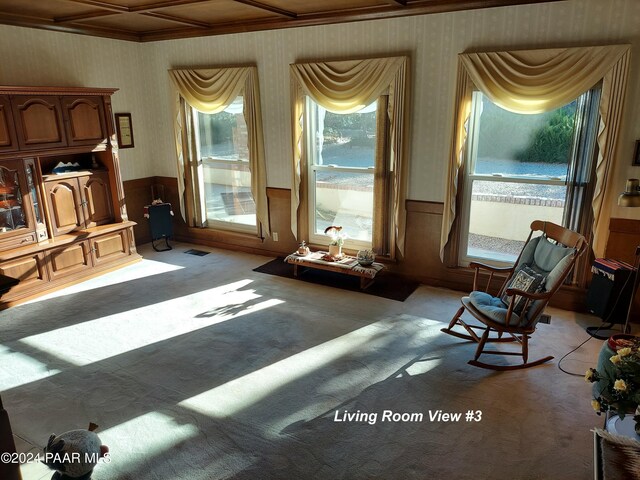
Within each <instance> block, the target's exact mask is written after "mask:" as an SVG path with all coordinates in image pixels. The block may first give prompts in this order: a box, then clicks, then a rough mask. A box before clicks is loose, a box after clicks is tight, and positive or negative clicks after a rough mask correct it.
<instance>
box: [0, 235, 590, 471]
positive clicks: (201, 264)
mask: <svg viewBox="0 0 640 480" xmlns="http://www.w3.org/2000/svg"><path fill="white" fill-rule="evenodd" d="M189 248H198V249H203V248H202V247H194V246H193V245H186V244H178V245H177V246H176V247H175V249H174V250H173V251H171V252H163V253H156V252H154V251H153V250H151V249H150V247H149V246H144V247H142V248H141V253H142V254H143V255H144V257H145V259H144V260H143V261H142V262H140V263H138V264H136V265H133V266H130V267H127V268H125V269H123V270H120V271H117V272H113V273H110V274H108V275H105V276H102V277H100V278H96V279H93V280H91V281H88V282H85V283H83V284H80V285H77V286H74V287H71V288H68V289H65V290H62V291H60V292H57V293H55V294H52V295H50V296H48V297H45V298H43V299H40V300H38V301H34V302H31V303H29V304H25V305H22V306H18V307H15V308H12V309H9V310H6V311H3V312H0V338H1V339H2V340H1V342H0V390H2V399H3V402H4V404H5V407H6V409H7V411H8V412H9V416H10V419H11V422H12V426H13V429H14V433H15V435H16V438H17V441H18V446H19V448H20V449H21V450H22V451H32V452H36V451H38V450H39V449H41V448H42V446H43V445H44V444H45V443H46V441H47V439H48V436H49V435H50V434H51V433H54V432H55V433H62V432H63V431H66V430H70V429H74V428H84V427H86V426H87V425H88V424H89V422H90V421H92V422H95V423H97V424H98V425H99V426H100V429H99V430H98V432H97V433H98V434H99V435H100V437H101V438H102V440H103V443H105V444H106V445H108V446H109V447H110V450H111V462H110V463H108V464H106V463H102V464H99V465H98V467H97V468H96V470H95V473H94V477H93V478H94V479H95V480H112V479H118V480H119V479H123V480H124V479H136V480H138V479H143V480H151V479H189V480H200V479H202V480H205V479H206V480H209V479H247V480H248V479H252V480H253V479H328V480H329V479H331V480H333V479H376V478H380V479H386V480H389V479H456V480H463V479H485V478H491V479H497V480H499V479H523V480H526V479H531V480H533V479H564V480H570V479H585V478H589V476H590V474H591V468H592V457H593V454H592V434H591V433H590V429H591V428H592V427H594V426H601V424H602V422H601V420H600V418H599V417H597V416H596V415H595V414H594V413H593V411H592V410H591V406H590V403H589V402H590V388H589V387H590V386H589V385H588V384H586V383H585V382H584V381H583V380H582V378H579V377H571V376H568V375H566V374H564V373H562V372H561V371H559V370H558V368H557V366H556V363H557V359H558V358H559V357H561V356H562V355H563V354H564V353H566V352H567V351H569V350H570V349H572V348H573V347H575V346H577V345H578V344H579V343H580V342H582V341H583V340H584V339H585V338H586V334H585V333H584V326H585V325H587V324H598V323H599V322H598V321H597V319H595V318H590V317H589V316H583V315H578V314H574V313H572V312H566V311H562V310H557V309H550V312H549V313H551V314H552V316H553V319H552V323H551V325H541V326H540V328H539V329H538V332H536V335H535V336H534V337H533V340H532V342H531V355H532V356H533V357H538V356H543V355H547V354H553V355H555V356H556V361H554V363H551V364H549V365H545V366H541V367H536V368H533V369H528V370H523V371H516V372H506V373H496V372H492V371H487V370H482V369H478V368H474V367H471V366H469V365H467V364H466V361H467V360H469V359H470V358H472V356H473V352H474V350H475V345H473V344H471V343H467V342H464V341H462V340H458V339H456V338H453V337H451V336H448V335H445V334H442V333H441V332H440V328H441V327H442V326H443V324H444V323H446V322H448V321H449V319H450V318H451V316H452V315H453V313H454V312H455V310H456V309H457V308H458V305H459V298H460V293H459V292H453V291H450V290H443V289H436V288H431V287H426V286H421V287H420V288H419V289H418V290H417V291H416V292H414V294H413V295H411V297H409V299H408V300H407V301H406V302H404V303H402V302H396V301H392V300H386V299H383V298H379V297H372V296H369V295H362V294H360V293H357V292H346V291H342V290H338V289H334V288H330V287H317V286H314V285H312V284H309V283H306V282H300V281H296V280H292V279H286V278H280V277H275V276H272V275H265V274H261V273H257V272H253V271H252V269H253V268H255V267H257V266H259V265H261V264H263V263H265V261H267V260H268V259H267V258H265V257H261V256H256V255H249V254H242V253H233V252H228V251H224V250H216V249H206V248H204V249H205V250H209V251H211V253H210V254H209V255H206V256H204V257H196V256H192V255H188V254H185V253H184V251H185V250H187V249H189ZM601 343H602V342H601V341H598V340H591V341H589V342H588V343H587V344H586V345H585V346H584V347H582V348H581V349H580V350H579V351H578V352H576V353H575V354H572V355H571V356H570V358H569V359H568V360H567V361H565V362H564V363H563V366H564V367H565V368H567V369H570V370H572V371H575V372H578V373H583V372H584V371H585V370H586V368H588V367H589V366H594V365H595V361H596V358H597V353H598V351H599V348H600V345H601ZM385 410H389V411H392V412H396V413H418V414H423V418H422V421H416V422H383V421H382V418H381V416H382V413H383V411H385ZM437 410H441V411H443V412H450V413H462V414H463V417H462V419H461V420H460V421H453V422H443V421H431V420H430V418H429V412H435V411H437ZM469 410H472V411H474V412H476V411H480V412H481V419H480V421H465V415H464V414H465V413H466V412H467V411H469ZM336 411H338V417H339V418H342V417H343V416H344V412H345V411H347V412H350V413H358V412H360V414H363V413H366V414H371V413H377V417H378V418H377V421H376V422H375V423H374V424H371V423H373V422H371V423H369V422H366V421H361V422H337V421H335V415H336ZM476 415H477V414H476ZM23 471H24V472H25V478H26V479H27V480H31V479H41V478H50V476H51V473H50V472H48V471H47V470H45V469H44V467H43V466H42V465H25V466H23Z"/></svg>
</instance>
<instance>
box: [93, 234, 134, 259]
mask: <svg viewBox="0 0 640 480" xmlns="http://www.w3.org/2000/svg"><path fill="white" fill-rule="evenodd" d="M91 254H92V257H93V264H94V265H102V264H103V263H107V262H113V261H115V260H118V259H120V258H124V257H127V256H129V241H128V236H127V231H126V230H120V231H118V232H113V233H109V234H107V235H102V236H100V237H97V238H94V239H91Z"/></svg>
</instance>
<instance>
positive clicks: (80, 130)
mask: <svg viewBox="0 0 640 480" xmlns="http://www.w3.org/2000/svg"><path fill="white" fill-rule="evenodd" d="M62 112H63V115H64V121H65V125H66V127H67V128H66V131H67V142H68V144H69V146H75V145H98V144H100V143H105V142H106V141H107V133H106V128H105V119H104V107H103V105H102V97H62Z"/></svg>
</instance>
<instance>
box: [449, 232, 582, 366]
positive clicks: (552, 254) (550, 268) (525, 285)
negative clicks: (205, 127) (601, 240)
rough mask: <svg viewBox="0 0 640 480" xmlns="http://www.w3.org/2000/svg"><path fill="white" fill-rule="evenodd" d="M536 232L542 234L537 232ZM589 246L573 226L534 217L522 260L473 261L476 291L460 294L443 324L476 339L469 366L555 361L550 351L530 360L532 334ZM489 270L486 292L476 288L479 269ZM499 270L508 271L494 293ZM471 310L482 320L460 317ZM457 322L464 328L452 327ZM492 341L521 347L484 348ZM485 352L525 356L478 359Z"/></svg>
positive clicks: (529, 364)
mask: <svg viewBox="0 0 640 480" xmlns="http://www.w3.org/2000/svg"><path fill="white" fill-rule="evenodd" d="M535 232H541V233H542V234H541V235H539V236H536V237H533V234H534V233H535ZM586 248H587V242H586V240H585V238H584V237H583V236H582V235H580V234H578V233H576V232H573V231H571V230H569V229H566V228H564V227H561V226H559V225H556V224H554V223H551V222H544V221H541V220H535V221H534V222H532V223H531V232H530V233H529V236H528V237H527V241H526V242H525V245H524V247H523V248H522V251H521V252H520V255H519V256H518V259H517V260H516V262H515V264H514V265H513V266H511V267H504V268H498V267H493V266H490V265H485V264H482V263H476V262H472V263H470V264H469V266H470V267H471V268H474V269H475V272H474V276H473V291H472V292H471V293H470V294H469V296H467V297H463V298H462V307H460V308H459V309H458V311H457V312H456V314H455V315H454V316H453V318H452V319H451V322H449V326H448V327H446V328H443V329H442V331H443V332H444V333H448V334H449V335H453V336H455V337H459V338H463V339H465V340H471V341H474V342H476V343H477V344H478V347H477V349H476V353H475V357H474V359H473V360H470V361H469V364H470V365H474V366H476V367H481V368H489V369H491V370H516V369H520V368H528V367H533V366H536V365H540V364H542V363H545V362H548V361H549V360H552V359H553V357H552V356H548V357H544V358H540V359H538V360H534V361H529V338H531V335H532V334H533V333H534V332H535V329H536V325H537V323H538V321H539V320H540V318H541V316H542V314H543V312H544V309H545V307H546V306H547V304H548V303H549V300H550V299H551V297H552V296H553V295H554V293H555V292H556V291H557V290H558V289H559V288H560V286H561V285H562V283H563V282H564V281H565V279H566V278H567V276H568V275H569V272H570V271H571V269H572V268H573V266H574V264H575V262H576V260H577V258H578V257H579V256H580V255H582V253H584V251H585V250H586ZM481 270H486V271H487V272H489V276H488V278H487V283H486V287H485V288H484V291H479V290H478V280H479V277H480V275H479V272H480V271H481ZM496 273H506V274H507V277H506V278H505V280H504V282H503V283H502V286H501V287H500V291H499V293H498V295H497V296H496V297H494V296H491V295H490V294H489V293H487V290H488V289H489V285H490V284H491V280H492V279H493V276H494V274H496ZM465 310H466V311H467V312H469V313H470V314H471V315H472V316H473V317H474V318H476V319H477V320H478V321H480V322H481V323H482V325H471V324H468V323H466V322H465V321H463V320H462V318H461V316H462V314H463V313H464V311H465ZM456 325H459V326H461V327H462V328H463V329H464V330H465V332H464V333H463V332H459V331H456V330H453V328H454V327H455V326H456ZM490 342H500V343H503V342H517V343H518V344H520V346H521V351H519V352H518V351H501V350H485V346H486V344H487V343H490ZM482 354H489V355H515V356H521V357H522V363H521V364H515V365H496V364H493V363H485V362H482V361H480V360H479V358H480V356H481V355H482Z"/></svg>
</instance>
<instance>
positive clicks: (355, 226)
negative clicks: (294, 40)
mask: <svg viewBox="0 0 640 480" xmlns="http://www.w3.org/2000/svg"><path fill="white" fill-rule="evenodd" d="M309 103H310V110H311V112H310V114H311V122H310V123H311V124H312V125H313V126H312V128H313V129H314V130H315V132H316V135H315V136H314V137H315V138H313V139H310V141H311V143H312V145H311V148H310V156H311V161H310V167H309V168H310V183H311V185H310V191H311V194H312V200H313V201H312V202H310V203H311V205H312V206H311V209H310V213H311V217H312V218H311V226H310V227H311V231H312V232H313V233H314V234H316V235H322V233H323V232H324V230H325V228H326V227H328V226H330V225H340V226H342V227H343V231H344V232H346V234H347V235H348V236H349V239H351V240H352V241H353V240H355V241H361V242H365V243H370V242H371V239H372V230H373V181H374V173H375V163H376V107H377V102H374V103H373V104H371V105H369V106H368V107H366V108H364V109H363V110H360V111H359V112H357V113H351V114H337V113H332V112H329V111H327V110H325V109H323V108H322V107H320V106H319V105H317V104H315V103H313V102H311V101H310V102H309Z"/></svg>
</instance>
